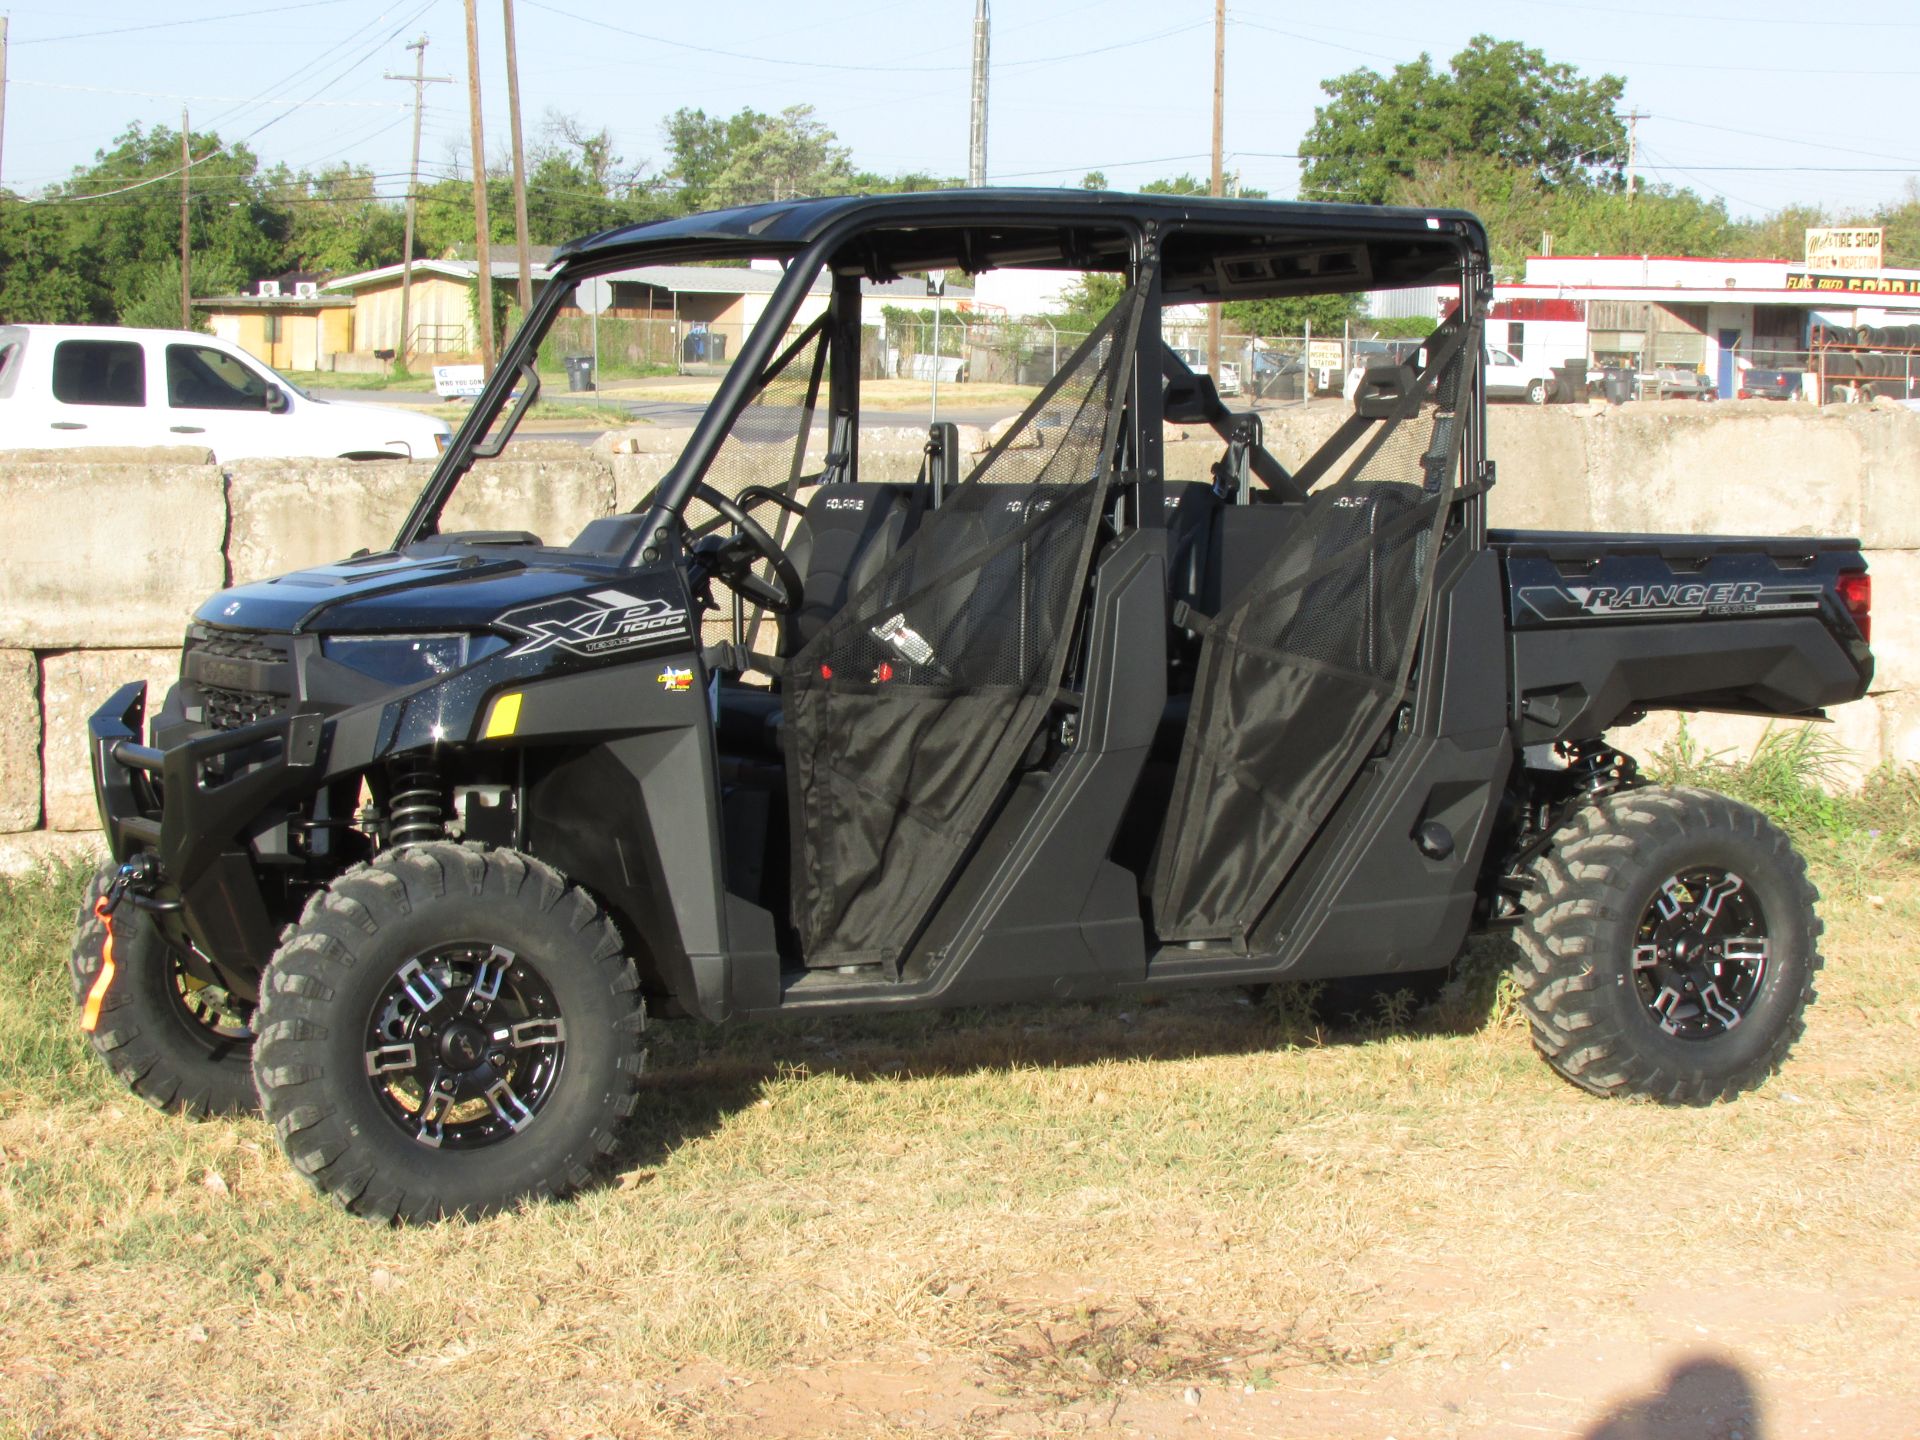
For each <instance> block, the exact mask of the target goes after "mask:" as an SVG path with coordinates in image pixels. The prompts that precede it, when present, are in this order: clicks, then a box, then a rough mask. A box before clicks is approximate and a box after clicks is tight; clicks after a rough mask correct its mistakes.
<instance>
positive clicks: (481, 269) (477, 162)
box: [467, 0, 493, 375]
mask: <svg viewBox="0 0 1920 1440" xmlns="http://www.w3.org/2000/svg"><path fill="white" fill-rule="evenodd" d="M467 109H468V111H469V112H470V114H471V115H472V118H473V237H474V258H475V261H476V263H477V265H478V273H477V274H476V275H475V277H474V279H475V281H476V283H477V284H478V285H479V291H478V295H479V303H480V365H481V368H482V369H483V370H484V371H485V373H486V374H488V375H492V374H493V237H492V236H491V235H489V234H488V233H487V135H486V127H485V126H484V125H483V124H482V123H481V120H480V21H479V18H478V17H477V16H476V15H475V14H474V13H473V0H467Z"/></svg>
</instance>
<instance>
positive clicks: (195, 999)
mask: <svg viewBox="0 0 1920 1440" xmlns="http://www.w3.org/2000/svg"><path fill="white" fill-rule="evenodd" d="M118 868H119V867H118V866H116V865H115V864H114V863H113V862H112V861H111V860H109V861H107V862H106V863H105V864H103V865H101V866H100V868H99V869H97V870H95V871H94V873H93V879H92V880H91V881H89V882H88V884H87V893H86V898H85V899H83V900H82V901H81V902H80V913H79V915H78V917H76V920H75V926H74V937H73V951H72V955H71V959H70V961H69V970H70V973H71V976H72V979H73V1001H74V1004H75V1005H77V1006H79V1007H80V1009H81V1013H82V1016H83V1020H82V1024H83V1025H84V1024H85V1023H86V1021H87V1019H91V1021H92V1028H91V1030H89V1031H88V1032H87V1040H88V1042H89V1043H90V1044H91V1045H92V1046H93V1049H94V1052H95V1053H96V1054H98V1055H99V1057H100V1058H101V1060H102V1061H104V1062H105V1063H106V1066H107V1068H108V1069H109V1070H111V1071H112V1072H113V1074H114V1077H115V1078H116V1079H118V1080H119V1081H120V1083H121V1084H123V1085H125V1086H126V1087H127V1089H129V1090H131V1091H132V1092H133V1093H134V1094H135V1095H138V1096H139V1097H140V1098H141V1099H142V1100H144V1101H146V1102H147V1103H148V1104H149V1105H151V1106H153V1107H154V1108H155V1109H157V1110H166V1111H170V1112H172V1113H174V1114H179V1115H193V1116H206V1115H239V1114H245V1113H246V1112H248V1111H250V1110H253V1109H256V1108H257V1107H258V1105H259V1101H258V1099H257V1098H256V1097H255V1095H254V1090H253V1066H252V1060H253V1008H252V1007H251V1006H249V1005H247V1004H246V1003H245V1002H243V1001H241V1000H240V999H238V998H237V997H235V996H231V995H229V994H227V992H226V991H225V990H224V989H222V988H221V987H220V986H219V985H217V984H214V983H211V982H210V981H209V980H207V979H206V978H205V975H204V974H196V973H194V972H195V970H206V969H207V968H208V967H204V966H200V965H195V966H193V967H191V968H190V967H189V966H188V964H187V959H188V957H186V956H184V955H182V954H181V953H180V952H179V951H178V950H176V949H175V948H174V947H173V946H171V945H169V944H168V943H167V941H166V940H165V938H164V937H162V935H161V934H160V929H159V927H158V926H157V925H155V924H154V922H153V917H152V916H150V915H148V914H147V913H146V912H145V911H142V910H139V909H136V908H135V907H134V905H133V903H132V902H131V901H123V902H122V903H121V904H120V905H119V906H117V907H116V908H115V909H114V911H113V915H112V919H111V924H112V927H113V929H112V941H113V970H112V973H110V974H108V973H106V961H107V940H108V929H107V927H108V923H109V922H108V921H106V920H103V919H101V918H100V915H99V913H98V907H99V904H100V901H101V900H102V898H103V897H105V896H106V894H107V893H108V891H109V890H110V889H111V888H112V885H113V880H114V876H115V875H116V874H117V873H118Z"/></svg>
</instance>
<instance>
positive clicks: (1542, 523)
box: [1487, 405, 1593, 530]
mask: <svg viewBox="0 0 1920 1440" xmlns="http://www.w3.org/2000/svg"><path fill="white" fill-rule="evenodd" d="M1590 438H1591V426H1590V423H1589V420H1588V418H1587V417H1586V416H1585V415H1583V414H1580V413H1577V412H1576V411H1574V410H1573V409H1571V408H1567V409H1563V408H1559V407H1555V408H1552V409H1539V408H1536V407H1534V406H1531V405H1528V406H1525V407H1522V406H1518V405H1497V406H1492V407H1490V408H1489V409H1488V412H1487V455H1488V458H1489V459H1491V460H1492V461H1493V462H1494V473H1495V476H1496V479H1497V483H1496V484H1495V485H1494V488H1493V491H1492V493H1491V494H1489V495H1488V497H1487V519H1488V523H1489V524H1491V525H1496V526H1500V527H1502V528H1504V529H1509V530H1582V529H1586V528H1588V527H1589V526H1590V525H1591V524H1592V520H1591V518H1590V516H1591V512H1592V508H1593V502H1592V498H1591V491H1592V487H1591V485H1590V484H1589V483H1588V468H1587V447H1588V444H1589V443H1590Z"/></svg>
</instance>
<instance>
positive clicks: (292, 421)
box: [0, 325, 452, 461]
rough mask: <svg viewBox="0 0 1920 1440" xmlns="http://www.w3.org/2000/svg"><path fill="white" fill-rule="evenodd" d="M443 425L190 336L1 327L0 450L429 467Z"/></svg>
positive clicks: (443, 441) (441, 445)
mask: <svg viewBox="0 0 1920 1440" xmlns="http://www.w3.org/2000/svg"><path fill="white" fill-rule="evenodd" d="M451 434H452V432H451V430H450V429H449V428H448V426H447V424H446V422H445V421H443V420H437V419H435V418H434V417H433V416H431V415H422V414H420V413H418V412H417V411H413V410H407V409H403V408H401V407H399V406H394V405H353V404H342V403H339V402H335V401H331V400H320V399H317V398H315V397H314V396H311V395H308V394H307V393H306V392H305V391H303V390H301V389H300V388H299V387H298V386H296V385H294V384H293V383H292V382H291V381H289V380H286V379H284V378H283V377H281V376H280V375H278V374H276V373H275V372H274V371H272V370H270V369H268V368H267V367H266V366H265V365H262V364H261V363H260V362H259V361H258V360H255V359H254V358H253V357H252V356H251V355H249V354H247V353H246V351H244V350H242V349H240V347H239V346H237V345H232V344H229V343H228V342H227V341H224V340H216V339H215V338H214V337H213V336H211V335H201V334H198V333H196V332H194V331H191V330H133V329H126V328H122V327H118V326H106V325H0V450H42V449H66V448H79V447H83V446H86V447H90V446H98V445H143V446H144V445H194V446H201V445H204V446H205V447H206V448H207V449H209V450H211V451H212V452H213V453H214V458H215V459H218V460H223V461H224V460H241V459H249V458H253V457H259V456H340V457H344V458H347V459H356V460H359V459H368V460H371V459H393V458H398V459H415V460H421V459H424V460H431V459H433V458H434V457H435V456H436V455H438V454H439V453H440V452H441V451H442V450H444V449H445V448H446V445H447V440H448V438H449V436H450V435H451Z"/></svg>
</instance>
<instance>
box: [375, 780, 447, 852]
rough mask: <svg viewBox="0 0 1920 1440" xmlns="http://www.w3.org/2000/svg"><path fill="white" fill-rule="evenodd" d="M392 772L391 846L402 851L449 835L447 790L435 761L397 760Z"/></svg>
mask: <svg viewBox="0 0 1920 1440" xmlns="http://www.w3.org/2000/svg"><path fill="white" fill-rule="evenodd" d="M389 774H390V776H391V778H392V781H393V798H392V800H391V802H390V803H389V804H388V807H387V810H388V820H387V845H388V847H389V848H391V849H394V850H398V849H399V848H400V847H401V846H403V845H424V844H427V843H428V842H429V841H433V840H440V839H443V838H445V836H446V833H447V825H446V808H445V806H444V805H443V804H442V803H441V801H442V797H443V795H444V794H445V791H444V790H443V788H442V787H441V784H440V775H439V772H438V771H436V770H435V769H434V768H433V764H432V762H431V761H428V760H425V759H420V758H415V759H409V760H400V761H396V762H395V763H394V765H393V767H392V769H391V771H390V772H389Z"/></svg>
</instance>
